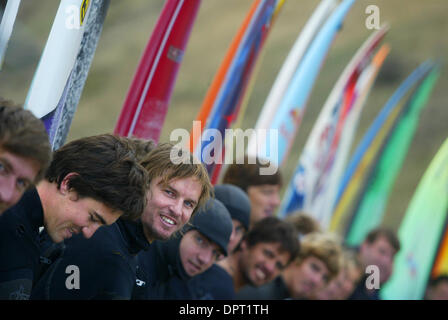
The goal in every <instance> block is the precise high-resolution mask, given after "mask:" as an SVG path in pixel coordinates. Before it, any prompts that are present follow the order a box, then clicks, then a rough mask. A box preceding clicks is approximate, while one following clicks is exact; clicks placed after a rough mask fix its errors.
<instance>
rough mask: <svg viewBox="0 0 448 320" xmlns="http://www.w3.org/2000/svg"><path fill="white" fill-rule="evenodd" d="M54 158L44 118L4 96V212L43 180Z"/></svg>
mask: <svg viewBox="0 0 448 320" xmlns="http://www.w3.org/2000/svg"><path fill="white" fill-rule="evenodd" d="M50 160H51V147H50V142H49V140H48V135H47V132H46V131H45V127H44V124H43V123H42V121H40V120H39V119H37V118H36V117H35V116H34V115H33V114H32V113H31V112H30V111H28V110H24V109H22V108H21V107H20V106H13V105H12V104H11V103H9V102H7V101H3V100H2V99H1V98H0V215H1V214H2V213H3V212H4V211H5V210H6V209H8V208H10V207H12V206H13V205H14V204H16V203H17V202H18V201H19V199H20V198H21V197H22V195H23V193H24V192H25V191H26V190H27V189H28V188H30V187H32V186H33V185H34V184H36V183H37V182H39V180H40V179H41V178H42V176H43V173H44V171H45V169H46V168H47V167H48V165H49V163H50Z"/></svg>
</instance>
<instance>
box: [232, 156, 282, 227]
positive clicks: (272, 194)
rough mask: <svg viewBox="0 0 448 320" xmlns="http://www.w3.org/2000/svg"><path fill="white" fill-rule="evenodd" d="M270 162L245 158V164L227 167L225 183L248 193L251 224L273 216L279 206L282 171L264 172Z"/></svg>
mask: <svg viewBox="0 0 448 320" xmlns="http://www.w3.org/2000/svg"><path fill="white" fill-rule="evenodd" d="M268 167H270V163H268V162H267V163H266V164H264V163H261V162H260V160H259V159H255V160H254V159H249V158H248V157H247V156H246V157H245V158H244V163H243V164H238V163H235V164H232V165H230V166H229V168H228V169H227V171H226V173H225V175H224V178H223V183H224V184H233V185H236V186H238V187H240V188H241V189H243V191H244V192H246V193H247V195H248V196H249V199H250V203H251V214H250V225H251V226H253V225H254V224H255V223H256V222H258V221H259V220H261V219H263V218H266V217H271V216H273V215H274V214H275V212H276V210H277V208H278V207H279V205H280V203H281V201H280V189H281V186H282V176H281V173H280V171H278V170H277V171H275V173H273V174H266V175H264V174H262V173H263V171H262V170H263V169H266V168H268Z"/></svg>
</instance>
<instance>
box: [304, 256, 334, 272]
mask: <svg viewBox="0 0 448 320" xmlns="http://www.w3.org/2000/svg"><path fill="white" fill-rule="evenodd" d="M302 264H308V265H311V264H314V265H316V266H317V267H319V269H320V270H321V271H323V272H325V273H328V268H327V265H326V264H325V262H323V261H322V260H321V259H319V258H318V257H316V256H308V257H306V258H305V260H303V262H302Z"/></svg>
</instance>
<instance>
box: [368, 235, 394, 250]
mask: <svg viewBox="0 0 448 320" xmlns="http://www.w3.org/2000/svg"><path fill="white" fill-rule="evenodd" d="M370 246H371V247H375V248H377V249H379V248H381V249H383V250H388V251H392V252H395V249H394V248H393V247H392V245H391V244H390V242H389V241H388V240H387V238H386V237H385V236H378V238H376V239H375V241H373V242H372V243H371V244H370Z"/></svg>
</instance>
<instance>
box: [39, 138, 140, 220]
mask: <svg viewBox="0 0 448 320" xmlns="http://www.w3.org/2000/svg"><path fill="white" fill-rule="evenodd" d="M72 172H74V173H76V175H75V176H73V177H72V178H71V179H70V180H69V182H68V187H69V189H72V190H74V191H76V193H77V194H78V195H79V196H80V197H81V198H85V197H89V198H93V199H95V200H97V201H99V202H101V203H104V204H105V205H106V206H108V207H109V208H111V209H113V210H119V211H123V215H122V218H124V219H129V220H135V219H137V218H139V217H140V216H141V214H142V213H143V210H144V208H145V205H146V192H147V190H148V188H149V179H148V173H147V172H146V170H145V168H144V167H143V166H141V165H140V164H139V163H138V162H137V161H136V159H135V148H133V145H132V144H130V141H129V140H128V139H127V138H121V137H118V136H114V135H111V134H103V135H97V136H91V137H86V138H82V139H78V140H74V141H72V142H70V143H68V144H66V145H64V146H63V147H61V148H60V149H58V150H57V151H55V152H54V154H53V161H52V162H51V164H50V167H49V168H48V170H47V172H46V174H45V178H46V179H47V180H48V181H49V182H54V183H56V184H57V187H58V188H59V187H60V186H61V183H62V181H63V180H64V178H65V177H66V176H67V175H68V174H69V173H72Z"/></svg>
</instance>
